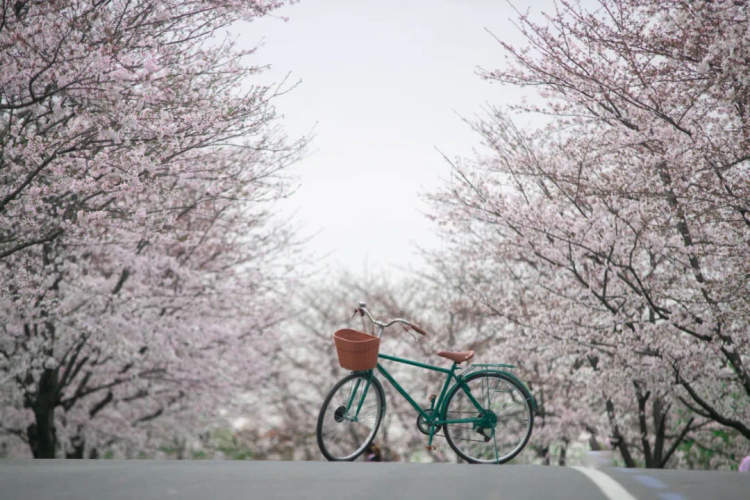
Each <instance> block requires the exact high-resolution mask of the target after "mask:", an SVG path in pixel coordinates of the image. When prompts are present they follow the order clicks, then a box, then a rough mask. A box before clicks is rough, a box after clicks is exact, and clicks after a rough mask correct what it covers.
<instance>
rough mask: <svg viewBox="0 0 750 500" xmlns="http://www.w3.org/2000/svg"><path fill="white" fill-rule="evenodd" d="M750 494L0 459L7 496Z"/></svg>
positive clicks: (590, 499) (318, 465) (569, 477)
mask: <svg viewBox="0 0 750 500" xmlns="http://www.w3.org/2000/svg"><path fill="white" fill-rule="evenodd" d="M170 498H175V499H180V500H202V499H211V500H213V499H263V500H265V499H295V500H296V499H318V498H320V499H325V500H354V499H381V498H382V499H387V500H396V499H402V498H405V499H406V498H408V499H429V500H439V499H450V500H468V499H492V500H503V499H541V500H548V499H575V500H632V499H634V498H636V499H656V500H691V499H695V500H714V499H716V500H720V499H738V500H748V499H750V474H747V473H739V472H719V471H684V470H666V471H663V470H656V471H655V470H646V469H619V468H604V469H588V468H586V469H584V468H573V467H542V466H534V465H512V464H511V465H504V466H500V467H498V466H476V465H458V464H405V463H366V462H357V463H328V462H253V461H152V460H129V461H126V460H96V461H94V460H89V461H86V460H84V461H81V460H79V461H72V460H67V461H65V460H38V461H31V460H27V461H13V460H0V500H16V499H19V500H21V499H23V500H35V499H44V500H53V499H61V500H62V499H96V500H124V499H133V500H135V499H137V500H150V499H170Z"/></svg>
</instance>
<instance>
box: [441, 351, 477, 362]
mask: <svg viewBox="0 0 750 500" xmlns="http://www.w3.org/2000/svg"><path fill="white" fill-rule="evenodd" d="M437 354H438V356H442V357H444V358H448V359H450V360H451V361H455V362H456V363H463V362H464V361H469V360H470V359H471V358H473V357H474V351H460V352H449V351H440V352H439V353H437Z"/></svg>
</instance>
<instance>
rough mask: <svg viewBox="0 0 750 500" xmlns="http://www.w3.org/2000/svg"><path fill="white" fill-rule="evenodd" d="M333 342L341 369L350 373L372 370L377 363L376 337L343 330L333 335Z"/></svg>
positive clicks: (378, 345)
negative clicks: (350, 371)
mask: <svg viewBox="0 0 750 500" xmlns="http://www.w3.org/2000/svg"><path fill="white" fill-rule="evenodd" d="M333 342H334V343H335V344H336V353H337V354H338V355H339V364H340V365H341V367H342V368H346V369H347V370H352V371H360V370H372V369H373V368H375V365H376V364H377V363H378V350H379V349H380V339H379V338H378V337H374V336H372V335H368V334H367V333H364V332H359V331H357V330H350V329H348V328H345V329H343V330H339V331H337V332H336V333H334V334H333Z"/></svg>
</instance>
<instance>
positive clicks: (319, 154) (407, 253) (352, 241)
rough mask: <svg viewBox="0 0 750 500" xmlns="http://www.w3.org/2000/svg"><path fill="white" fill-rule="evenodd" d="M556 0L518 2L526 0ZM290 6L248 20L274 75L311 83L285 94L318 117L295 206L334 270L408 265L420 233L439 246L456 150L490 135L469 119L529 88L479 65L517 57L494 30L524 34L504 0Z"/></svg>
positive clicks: (285, 105)
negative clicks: (440, 215) (443, 197)
mask: <svg viewBox="0 0 750 500" xmlns="http://www.w3.org/2000/svg"><path fill="white" fill-rule="evenodd" d="M549 3H550V2H547V1H545V2H539V1H536V2H528V1H527V2H516V5H517V6H519V7H520V8H521V9H522V10H525V9H526V8H527V7H528V6H529V5H532V4H533V5H534V8H537V9H538V8H540V7H541V6H542V5H545V4H546V5H549ZM277 15H280V16H285V17H287V18H288V21H286V22H285V21H283V20H281V19H278V18H264V19H260V20H257V21H254V22H252V23H250V24H243V25H242V26H241V27H240V29H239V33H240V38H241V42H242V44H243V45H247V46H252V45H257V44H258V43H259V42H262V44H263V46H262V47H261V48H260V50H259V52H258V55H257V62H259V63H261V62H262V63H268V64H270V65H271V69H270V70H269V71H268V72H267V73H266V75H265V77H264V78H266V79H271V80H280V79H282V78H283V77H284V76H286V75H287V74H290V75H291V77H290V78H291V81H297V80H299V81H300V85H299V86H298V87H297V88H295V89H294V90H293V91H292V92H290V93H289V94H288V95H285V96H284V97H282V98H281V99H279V100H278V102H277V107H278V109H279V111H280V112H281V113H282V114H283V115H284V119H283V123H284V127H285V128H286V130H288V131H289V133H290V134H291V135H300V134H305V133H308V132H309V131H311V130H314V139H313V141H312V144H311V146H310V150H309V152H308V154H307V155H306V157H305V158H304V159H303V160H302V161H301V162H300V163H299V164H298V165H296V166H295V168H294V173H295V174H296V175H297V176H298V180H299V183H300V187H299V190H298V191H297V192H296V194H295V195H294V197H293V198H292V199H290V200H289V204H288V206H287V207H286V208H287V209H296V210H297V215H298V221H299V223H300V225H301V226H302V228H303V229H304V231H305V232H306V233H307V234H315V235H316V236H315V237H314V238H313V239H312V240H311V241H310V244H309V245H310V249H311V250H313V251H314V252H315V253H317V254H318V255H326V256H327V257H326V260H327V263H328V267H329V268H330V269H334V270H335V269H336V268H339V267H341V268H345V269H349V270H352V271H355V272H359V271H362V270H364V269H365V267H367V268H368V269H369V270H371V271H386V272H390V273H399V272H402V271H403V270H404V269H410V268H413V267H415V266H418V265H419V263H420V257H419V253H418V252H417V251H416V246H423V247H427V248H436V247H439V241H438V240H437V238H436V236H435V235H434V234H433V228H432V226H431V224H430V222H429V221H428V220H427V218H426V217H424V215H423V214H424V212H425V211H427V210H428V205H427V204H426V202H425V200H424V196H423V195H424V194H425V193H427V192H430V191H433V190H435V189H437V188H438V187H439V186H440V185H441V183H442V182H443V181H444V180H445V179H446V178H447V177H448V175H449V172H450V169H449V165H448V164H447V162H445V160H444V159H443V158H442V157H441V155H440V153H439V152H438V151H437V150H436V149H439V150H440V151H442V152H443V153H445V154H446V155H447V156H449V157H451V158H452V157H455V156H457V155H469V154H471V151H472V149H473V148H476V147H478V146H479V140H478V137H477V136H476V135H475V134H474V133H473V132H472V131H471V130H470V129H469V127H468V126H467V125H466V124H465V123H464V122H463V121H462V119H461V117H462V116H463V117H467V118H472V117H474V116H476V115H477V114H479V113H481V110H482V108H483V106H485V105H486V104H487V103H492V104H508V103H510V102H512V101H513V100H514V99H518V98H519V96H520V94H519V92H518V91H515V90H513V89H506V88H503V87H501V86H499V85H497V84H490V83H488V82H485V81H483V80H482V79H481V78H479V77H478V76H477V74H476V70H477V67H478V66H481V67H485V68H494V67H497V66H501V65H502V64H503V63H504V60H505V56H504V53H503V51H502V50H501V48H500V47H499V45H498V44H497V42H496V41H495V40H494V39H493V38H492V36H491V35H490V34H489V33H487V31H485V28H486V29H488V30H490V31H491V32H492V33H494V34H495V35H497V36H498V37H502V38H503V39H506V40H511V41H513V40H519V35H518V34H517V30H516V28H515V27H514V26H513V25H512V23H511V18H513V16H514V13H513V11H512V9H511V8H510V6H509V5H508V3H507V2H505V1H502V0H497V1H489V0H466V1H459V0H414V1H409V0H399V1H395V0H378V1H365V0H359V1H350V0H346V1H345V0H317V1H316V0H302V1H301V2H300V3H297V4H294V5H291V6H288V7H286V8H284V9H282V10H281V11H278V12H277Z"/></svg>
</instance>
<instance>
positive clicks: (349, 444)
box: [315, 302, 537, 464]
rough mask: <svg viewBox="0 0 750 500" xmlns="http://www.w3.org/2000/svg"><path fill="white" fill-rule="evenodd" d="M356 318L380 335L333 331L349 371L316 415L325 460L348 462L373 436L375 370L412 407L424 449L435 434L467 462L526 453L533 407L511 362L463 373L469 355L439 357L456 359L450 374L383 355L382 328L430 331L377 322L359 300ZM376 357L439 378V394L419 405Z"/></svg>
mask: <svg viewBox="0 0 750 500" xmlns="http://www.w3.org/2000/svg"><path fill="white" fill-rule="evenodd" d="M357 313H359V315H360V316H361V317H367V318H368V319H369V320H370V322H371V323H372V324H373V325H375V326H376V327H377V333H376V335H369V334H367V333H363V332H358V331H356V330H349V329H345V330H339V331H338V332H336V334H334V340H335V342H336V347H337V351H338V355H339V363H340V364H341V365H342V367H344V368H347V369H350V370H352V373H350V374H349V375H347V376H346V377H344V378H342V379H341V380H339V381H338V382H337V383H336V384H335V385H334V386H333V389H331V391H330V392H329V393H328V395H327V396H326V398H325V400H324V401H323V406H322V407H321V409H320V413H319V415H318V422H317V426H316V431H315V433H316V436H317V440H318V447H319V448H320V451H321V452H322V453H323V456H324V457H325V458H326V459H328V460H332V461H353V460H355V459H356V458H357V457H359V456H360V455H361V454H362V452H363V451H364V450H365V449H367V447H368V446H369V445H370V443H372V441H373V440H374V439H375V435H376V434H377V432H378V429H379V427H380V423H381V421H382V420H383V416H384V415H385V393H384V392H383V386H382V384H381V383H380V381H379V380H378V378H377V377H376V376H375V371H376V370H377V372H378V373H379V374H380V375H382V376H383V377H384V378H385V379H386V380H387V381H388V382H389V383H390V384H391V385H392V386H393V388H394V389H396V391H397V392H398V393H399V394H401V396H403V397H404V398H405V399H406V400H407V401H408V402H409V404H410V405H411V406H412V407H413V408H414V409H415V410H416V412H417V414H418V415H417V428H418V429H419V431H420V432H422V433H424V434H426V435H427V436H428V441H427V449H428V450H431V449H434V448H433V445H432V442H433V439H434V438H435V436H436V435H437V434H438V432H440V431H442V432H443V433H444V435H445V438H446V440H447V441H448V444H449V445H450V447H451V448H452V449H453V451H455V452H456V454H457V455H458V456H459V457H461V458H462V459H464V460H466V461H467V462H469V463H487V464H501V463H505V462H507V461H509V460H511V459H512V458H513V457H515V456H516V455H518V453H520V452H521V450H523V448H524V447H525V446H526V443H528V441H529V438H530V436H531V431H532V429H533V426H534V414H535V413H536V408H537V405H536V401H535V400H534V397H533V396H532V395H531V392H530V391H529V390H528V389H527V388H526V386H525V385H524V384H523V383H522V382H521V381H520V380H519V379H518V378H516V377H515V376H514V375H513V374H512V373H510V372H509V371H508V369H510V368H513V365H509V364H472V365H470V366H469V367H468V369H466V370H463V369H462V367H461V366H459V365H461V364H462V363H466V362H468V361H470V360H471V359H472V358H473V357H474V351H462V352H450V351H441V352H438V353H437V354H438V355H439V356H441V357H443V358H446V359H448V360H451V361H453V364H452V366H451V368H450V369H447V368H443V367H439V366H433V365H429V364H425V363H420V362H417V361H414V360H410V359H404V358H398V357H396V356H390V355H388V354H381V353H380V352H379V344H380V338H381V336H382V334H383V331H384V330H385V329H386V328H388V327H390V326H392V325H394V324H401V325H402V326H403V327H404V328H405V329H407V330H409V329H411V330H413V331H415V332H417V333H419V334H421V335H423V336H426V335H427V333H426V332H425V331H424V330H422V329H421V328H419V327H417V326H416V325H414V324H412V323H410V322H409V321H407V320H405V319H401V318H395V319H391V320H389V321H387V322H381V321H377V320H375V319H374V318H373V317H372V315H371V314H370V312H369V311H368V310H367V306H366V304H365V303H363V302H360V303H359V306H358V307H357V308H356V309H355V311H354V314H355V315H356V314H357ZM378 360H388V361H393V362H396V363H402V364H407V365H411V366H415V367H418V368H423V369H427V370H432V371H436V372H440V373H444V374H445V375H446V377H445V382H444V383H443V386H442V390H441V392H440V395H439V396H436V395H433V396H431V397H430V407H429V408H422V407H421V406H420V405H419V404H417V403H416V402H415V401H414V399H413V398H412V397H411V395H409V393H408V392H407V391H406V390H405V389H404V388H403V387H401V385H400V384H399V383H398V382H397V381H396V380H395V379H394V378H393V376H392V375H391V374H390V373H389V372H388V371H387V370H386V369H385V368H384V367H383V366H382V365H381V364H380V362H378ZM451 382H453V384H452V385H451Z"/></svg>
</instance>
